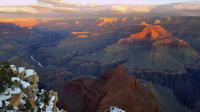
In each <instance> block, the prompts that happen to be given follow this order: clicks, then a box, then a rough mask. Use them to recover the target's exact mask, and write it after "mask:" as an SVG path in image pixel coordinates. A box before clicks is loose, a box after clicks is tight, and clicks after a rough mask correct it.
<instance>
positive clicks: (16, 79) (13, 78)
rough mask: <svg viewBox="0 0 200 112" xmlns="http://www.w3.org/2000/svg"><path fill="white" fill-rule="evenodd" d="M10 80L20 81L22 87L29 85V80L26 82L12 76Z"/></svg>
mask: <svg viewBox="0 0 200 112" xmlns="http://www.w3.org/2000/svg"><path fill="white" fill-rule="evenodd" d="M11 80H12V81H13V82H14V81H17V82H20V84H21V85H22V86H23V88H27V87H29V86H30V85H31V84H30V83H29V82H26V81H23V80H21V79H20V78H18V77H12V78H11Z"/></svg>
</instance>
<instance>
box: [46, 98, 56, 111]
mask: <svg viewBox="0 0 200 112" xmlns="http://www.w3.org/2000/svg"><path fill="white" fill-rule="evenodd" d="M54 100H55V96H51V99H50V101H49V105H48V107H47V108H46V112H53V111H52V109H53V105H54V103H53V101H54Z"/></svg>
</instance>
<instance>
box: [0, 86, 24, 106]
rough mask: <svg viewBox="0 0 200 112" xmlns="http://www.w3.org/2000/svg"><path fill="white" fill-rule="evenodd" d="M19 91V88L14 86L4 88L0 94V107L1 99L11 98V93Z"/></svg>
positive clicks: (0, 104)
mask: <svg viewBox="0 0 200 112" xmlns="http://www.w3.org/2000/svg"><path fill="white" fill-rule="evenodd" d="M20 92H21V89H20V88H18V87H14V88H13V89H12V88H8V89H6V90H5V92H4V93H2V94H1V95H0V107H2V101H5V100H8V99H9V98H11V94H18V93H20Z"/></svg>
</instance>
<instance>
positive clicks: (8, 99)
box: [0, 65, 64, 112]
mask: <svg viewBox="0 0 200 112" xmlns="http://www.w3.org/2000/svg"><path fill="white" fill-rule="evenodd" d="M1 66H2V65H1ZM8 69H9V68H8ZM10 69H11V70H12V72H13V77H11V79H10V80H11V81H12V82H13V85H12V87H11V88H6V90H5V91H1V94H0V111H37V112H40V111H43V112H64V110H59V109H58V108H57V106H56V104H57V102H58V95H57V93H56V92H54V91H46V90H43V89H41V90H40V89H38V83H39V77H38V75H37V73H36V72H35V71H34V70H33V69H26V68H25V67H19V68H17V67H16V66H15V65H10ZM1 70H5V69H1ZM1 73H2V72H1ZM5 75H7V74H5Z"/></svg>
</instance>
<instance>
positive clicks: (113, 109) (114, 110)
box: [109, 106, 126, 112]
mask: <svg viewBox="0 0 200 112" xmlns="http://www.w3.org/2000/svg"><path fill="white" fill-rule="evenodd" d="M109 112H126V111H125V110H122V109H120V108H118V107H115V106H112V107H110V109H109Z"/></svg>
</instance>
